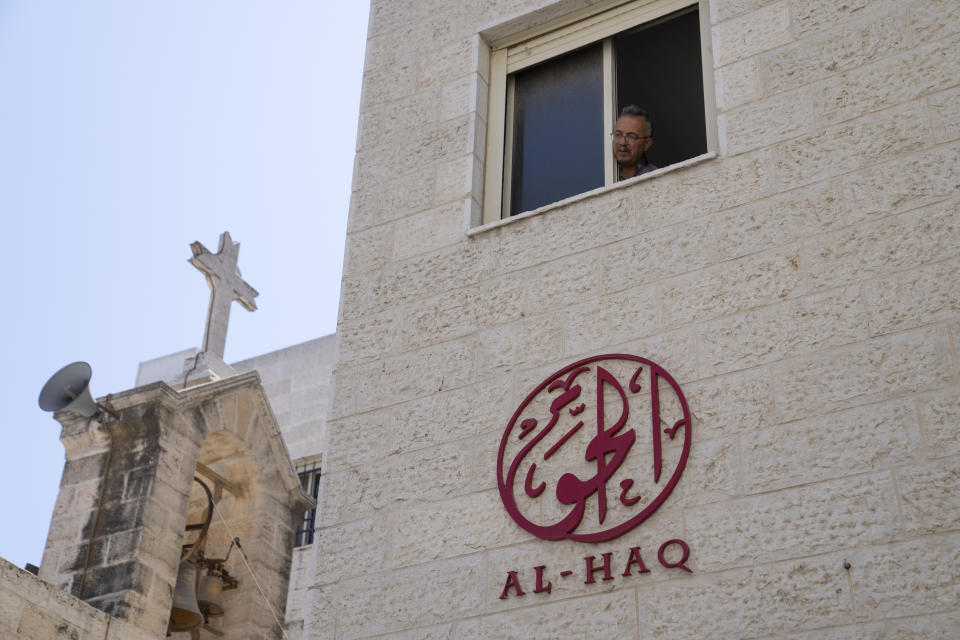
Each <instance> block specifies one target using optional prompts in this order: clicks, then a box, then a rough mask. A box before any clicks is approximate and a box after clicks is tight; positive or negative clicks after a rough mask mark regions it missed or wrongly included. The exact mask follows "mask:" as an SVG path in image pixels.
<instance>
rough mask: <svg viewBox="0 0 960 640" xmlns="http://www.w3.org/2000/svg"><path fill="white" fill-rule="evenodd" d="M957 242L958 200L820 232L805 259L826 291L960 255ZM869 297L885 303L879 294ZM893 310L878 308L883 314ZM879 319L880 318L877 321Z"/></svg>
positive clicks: (812, 278) (959, 223)
mask: <svg viewBox="0 0 960 640" xmlns="http://www.w3.org/2000/svg"><path fill="white" fill-rule="evenodd" d="M958 246H960V206H958V202H956V201H954V202H946V203H942V204H937V205H933V206H930V207H926V208H924V209H920V210H917V211H911V212H909V213H905V214H901V215H899V216H896V217H888V218H884V219H883V220H877V221H876V222H872V223H869V224H860V225H857V226H854V227H850V228H847V229H843V230H840V231H836V232H834V233H831V234H829V235H825V236H822V237H820V238H818V239H817V240H816V241H815V242H810V243H808V245H807V247H806V248H805V251H804V255H803V262H804V266H805V267H806V271H807V278H808V281H809V282H810V285H811V287H812V288H814V289H823V288H827V287H836V286H839V285H843V284H848V283H850V282H855V281H857V280H863V279H866V278H870V277H874V276H880V275H885V274H890V273H894V272H897V271H904V270H906V269H911V268H914V267H917V266H920V265H922V264H926V263H930V262H935V261H938V260H943V259H945V258H951V257H954V256H957V255H958V253H960V252H958V249H957V247H958ZM909 277H910V275H909V274H904V275H901V276H899V279H900V280H901V281H902V279H903V278H909ZM890 284H891V282H889V281H888V282H886V283H885V285H886V286H889V285H890ZM874 286H875V285H874ZM868 290H870V288H869V286H868ZM869 300H870V301H871V302H873V303H881V302H882V301H880V300H877V298H876V295H873V296H872V297H871V298H870V299H869ZM930 304H934V305H935V304H936V303H935V302H931V303H930ZM890 312H891V310H889V309H878V313H879V314H880V316H881V317H887V316H888V315H889V314H890ZM892 321H893V319H890V320H888V322H892ZM881 322H882V321H881V320H880V319H879V318H877V319H874V323H873V324H878V323H881ZM873 324H872V325H871V327H872V328H873Z"/></svg>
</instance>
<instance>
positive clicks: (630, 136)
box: [610, 131, 650, 144]
mask: <svg viewBox="0 0 960 640" xmlns="http://www.w3.org/2000/svg"><path fill="white" fill-rule="evenodd" d="M610 137H611V138H613V139H614V140H615V141H616V140H624V139H625V140H626V141H627V142H629V143H631V144H632V143H634V142H637V141H638V140H645V139H647V138H649V137H650V136H638V135H637V134H635V133H624V132H622V131H614V132H613V133H611V134H610Z"/></svg>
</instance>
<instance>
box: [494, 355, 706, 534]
mask: <svg viewBox="0 0 960 640" xmlns="http://www.w3.org/2000/svg"><path fill="white" fill-rule="evenodd" d="M690 424H691V422H690V410H689V409H688V407H687V401H686V398H684V396H683V392H682V391H681V390H680V386H679V385H678V384H677V383H676V381H675V380H674V379H673V377H672V376H671V375H670V374H669V373H667V371H666V370H665V369H664V368H663V367H661V366H660V365H658V364H656V363H655V362H652V361H650V360H647V359H646V358H640V357H638V356H632V355H625V354H613V355H600V356H593V357H591V358H586V359H584V360H580V361H579V362H574V363H573V364H571V365H568V366H566V367H564V368H563V369H561V370H560V371H557V372H556V373H554V374H553V375H552V376H550V377H549V378H547V379H546V380H544V381H543V382H541V383H540V384H539V385H538V386H537V388H536V389H534V390H533V391H532V392H531V393H530V395H528V396H527V397H526V399H525V400H524V401H523V402H522V403H521V404H520V406H519V407H517V410H516V411H515V412H514V414H513V417H512V418H511V419H510V423H509V424H508V425H507V429H506V431H504V433H503V438H502V439H501V440H500V451H499V453H498V456H497V484H498V485H499V488H500V497H501V499H502V500H503V505H504V507H506V509H507V512H509V513H510V516H511V517H512V518H513V519H514V520H515V521H516V522H517V524H519V525H520V526H521V527H523V528H524V529H526V530H527V531H529V532H530V533H532V534H533V535H535V536H537V537H539V538H544V539H546V540H561V539H564V538H568V539H570V540H578V541H581V542H602V541H604V540H610V539H612V538H616V537H617V536H619V535H622V534H624V533H626V532H627V531H629V530H631V529H633V528H634V527H635V526H637V525H638V524H640V523H641V522H643V521H644V520H646V519H647V518H648V517H650V515H651V514H653V512H654V511H656V510H657V509H658V508H659V507H660V505H661V504H663V502H664V501H665V500H666V499H667V498H668V497H669V496H670V493H671V492H672V491H673V488H674V487H675V486H676V484H677V481H679V480H680V475H681V474H682V473H683V468H684V466H685V465H686V463H687V456H688V455H689V454H690Z"/></svg>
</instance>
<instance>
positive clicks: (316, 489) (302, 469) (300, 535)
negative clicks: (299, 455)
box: [293, 462, 320, 547]
mask: <svg viewBox="0 0 960 640" xmlns="http://www.w3.org/2000/svg"><path fill="white" fill-rule="evenodd" d="M297 475H298V476H299V477H300V486H301V487H303V490H304V492H306V493H307V495H309V496H311V497H312V498H313V499H314V500H315V501H316V500H317V496H318V495H319V494H320V463H319V462H308V463H306V464H303V465H297ZM316 517H317V508H316V507H314V508H313V509H309V510H307V511H304V513H303V521H302V522H301V523H300V526H299V527H297V533H296V536H295V539H294V541H293V546H294V547H303V546H307V545H311V544H313V530H314V526H315V523H316Z"/></svg>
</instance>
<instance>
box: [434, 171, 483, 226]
mask: <svg viewBox="0 0 960 640" xmlns="http://www.w3.org/2000/svg"><path fill="white" fill-rule="evenodd" d="M478 164H479V166H480V170H482V167H483V164H482V163H478V161H477V160H476V158H474V157H473V156H466V155H465V156H463V157H462V158H452V159H450V160H448V161H447V162H441V163H439V164H438V165H437V166H436V178H435V184H436V188H435V190H434V191H435V195H434V204H436V205H441V204H446V203H449V202H460V203H462V202H463V201H464V200H465V199H466V198H467V197H468V195H469V194H470V190H471V187H472V186H473V185H472V178H473V170H474V168H475V166H476V165H478ZM481 183H482V180H481ZM461 219H462V216H461Z"/></svg>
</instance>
